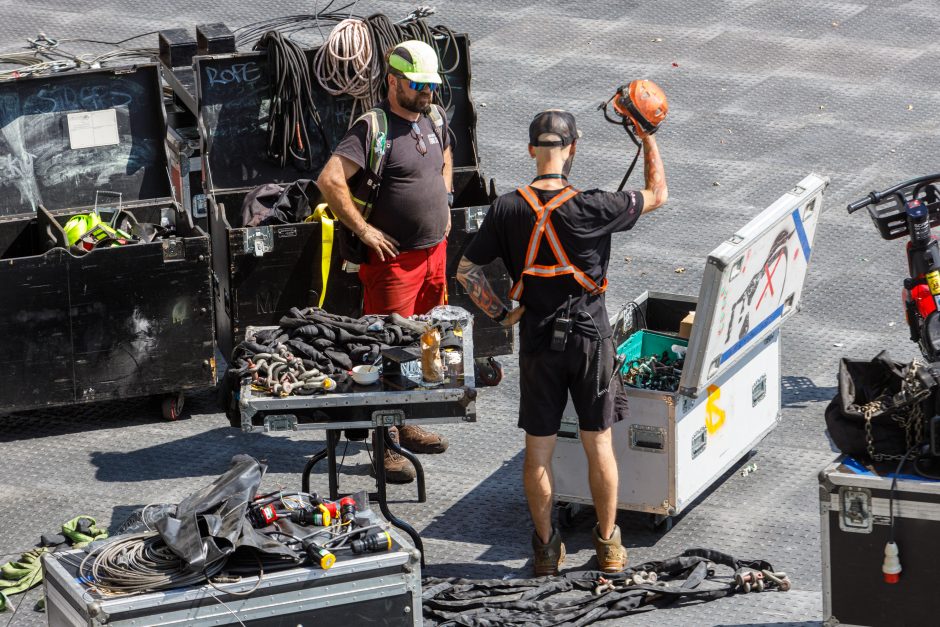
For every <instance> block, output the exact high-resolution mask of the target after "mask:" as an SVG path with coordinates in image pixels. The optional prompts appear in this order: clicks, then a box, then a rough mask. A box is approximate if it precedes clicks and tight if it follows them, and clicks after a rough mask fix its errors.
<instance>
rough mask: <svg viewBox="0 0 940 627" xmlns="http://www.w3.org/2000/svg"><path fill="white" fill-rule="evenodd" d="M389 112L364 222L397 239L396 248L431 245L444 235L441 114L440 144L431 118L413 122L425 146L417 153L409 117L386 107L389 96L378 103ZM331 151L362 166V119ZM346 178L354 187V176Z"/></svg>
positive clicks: (445, 134)
mask: <svg viewBox="0 0 940 627" xmlns="http://www.w3.org/2000/svg"><path fill="white" fill-rule="evenodd" d="M379 106H380V107H382V108H383V109H384V110H385V112H386V115H387V117H388V142H389V146H388V148H387V150H388V153H387V154H386V156H385V159H386V161H385V169H384V170H383V171H382V185H381V187H380V188H379V195H378V198H377V199H376V201H375V205H374V207H373V209H372V214H371V215H370V216H369V224H371V225H372V226H374V227H376V228H377V229H380V230H382V231H384V232H385V233H388V234H389V235H391V236H392V237H394V238H395V239H396V240H398V243H399V249H400V250H417V249H422V248H430V247H431V246H434V245H436V244H438V243H440V242H441V241H442V240H443V239H444V230H445V229H446V228H447V218H448V212H449V209H448V207H447V191H448V190H447V189H446V188H445V186H444V177H443V175H442V172H443V170H444V154H443V149H444V148H447V146H448V145H449V139H448V132H447V122H446V120H445V122H444V127H443V132H442V133H441V137H442V138H443V141H444V146H443V148H442V147H441V146H440V144H439V143H438V139H437V135H435V133H434V123H433V122H432V121H431V119H430V118H429V117H428V116H426V115H422V116H420V117H419V119H418V122H417V124H418V128H419V129H420V131H421V136H422V138H423V140H424V145H425V147H426V148H427V151H426V152H425V154H423V155H422V154H421V152H420V151H419V147H418V140H417V139H416V134H415V133H413V129H412V125H411V122H410V121H408V120H406V119H404V118H402V117H399V116H398V115H396V114H394V113H392V112H391V110H390V109H389V106H388V102H387V101H384V102H382V103H381V104H380V105H379ZM334 154H338V155H341V156H343V157H346V158H347V159H349V160H350V161H352V162H353V163H355V164H356V165H358V166H359V167H360V168H365V165H366V155H367V154H368V150H367V147H366V123H365V122H359V123H358V124H355V125H353V127H352V128H351V129H349V131H348V132H347V133H346V135H345V136H344V137H343V139H342V140H340V142H339V145H337V146H336V150H335V151H334ZM361 175H362V173H361V172H360V173H359V174H357V175H356V176H354V177H353V179H352V180H351V184H350V188H351V189H355V188H356V185H355V183H356V182H357V177H358V176H361Z"/></svg>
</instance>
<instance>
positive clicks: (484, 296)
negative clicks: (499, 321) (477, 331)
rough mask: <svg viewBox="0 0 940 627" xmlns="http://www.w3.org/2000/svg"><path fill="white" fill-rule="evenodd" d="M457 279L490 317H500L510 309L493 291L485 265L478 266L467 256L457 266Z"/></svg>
mask: <svg viewBox="0 0 940 627" xmlns="http://www.w3.org/2000/svg"><path fill="white" fill-rule="evenodd" d="M457 280H458V281H460V284H461V285H463V286H464V288H465V289H466V290H467V293H468V294H469V295H470V299H471V300H472V301H473V302H474V303H475V304H476V306H477V307H479V308H480V309H482V310H483V312H484V313H485V314H486V315H487V316H489V317H490V318H494V319H495V318H498V317H499V316H500V315H502V314H503V313H505V312H507V311H509V308H508V307H506V305H505V304H503V301H502V300H501V299H500V298H499V296H497V295H496V292H494V291H493V286H492V285H490V282H489V280H487V278H486V273H485V272H484V271H483V266H478V265H477V264H475V263H473V262H472V261H470V260H469V259H467V258H466V257H463V258H461V259H460V265H459V266H458V267H457Z"/></svg>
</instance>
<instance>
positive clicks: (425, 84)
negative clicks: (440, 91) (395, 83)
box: [408, 81, 437, 91]
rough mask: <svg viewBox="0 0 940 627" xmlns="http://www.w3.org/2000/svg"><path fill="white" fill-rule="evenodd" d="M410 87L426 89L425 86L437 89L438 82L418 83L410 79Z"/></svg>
mask: <svg viewBox="0 0 940 627" xmlns="http://www.w3.org/2000/svg"><path fill="white" fill-rule="evenodd" d="M408 87H411V88H412V89H413V90H415V91H424V88H425V87H427V88H428V89H430V90H431V91H434V90H435V89H437V83H416V82H414V81H408Z"/></svg>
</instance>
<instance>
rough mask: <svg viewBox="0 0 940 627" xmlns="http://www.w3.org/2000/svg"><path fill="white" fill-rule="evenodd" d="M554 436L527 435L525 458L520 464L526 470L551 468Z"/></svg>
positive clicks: (555, 437)
mask: <svg viewBox="0 0 940 627" xmlns="http://www.w3.org/2000/svg"><path fill="white" fill-rule="evenodd" d="M556 439H557V436H554V435H544V436H541V435H529V434H528V433H527V434H526V436H525V456H524V458H523V461H522V464H523V466H524V467H526V468H533V469H534V468H543V467H546V466H551V463H552V454H553V453H554V452H555V440H556Z"/></svg>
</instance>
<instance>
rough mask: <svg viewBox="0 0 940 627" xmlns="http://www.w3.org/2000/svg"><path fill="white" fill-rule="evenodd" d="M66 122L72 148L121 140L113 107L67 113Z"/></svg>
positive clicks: (88, 146) (89, 146) (111, 144)
mask: <svg viewBox="0 0 940 627" xmlns="http://www.w3.org/2000/svg"><path fill="white" fill-rule="evenodd" d="M68 122H69V143H70V145H71V147H72V150H75V149H77V148H95V147H98V146H113V145H115V144H119V143H120V142H121V138H120V136H119V135H118V125H117V111H116V110H115V109H102V110H101V111H82V112H81V113H69V114H68Z"/></svg>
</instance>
